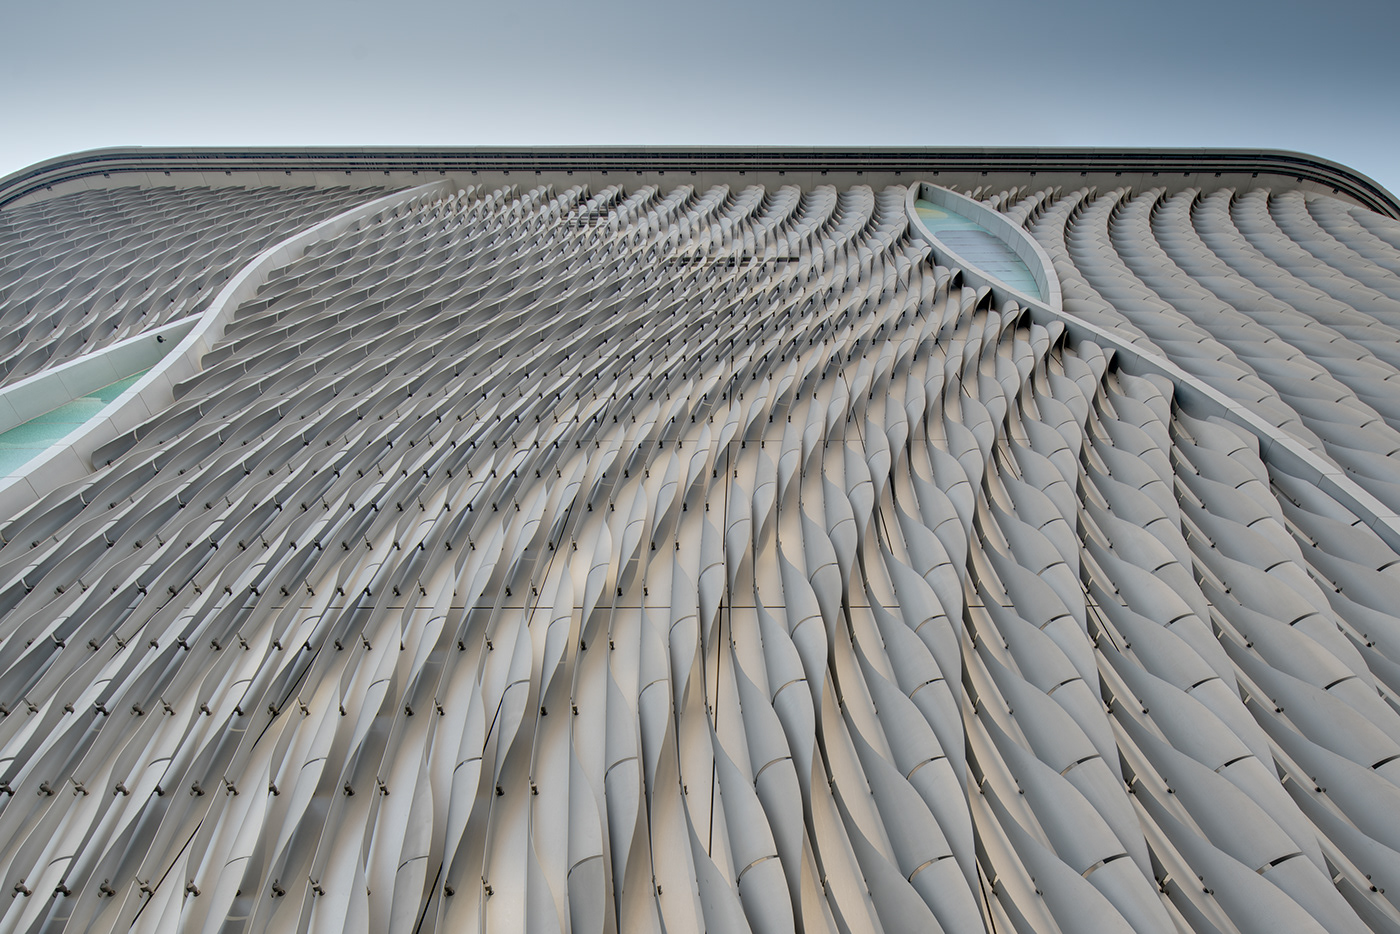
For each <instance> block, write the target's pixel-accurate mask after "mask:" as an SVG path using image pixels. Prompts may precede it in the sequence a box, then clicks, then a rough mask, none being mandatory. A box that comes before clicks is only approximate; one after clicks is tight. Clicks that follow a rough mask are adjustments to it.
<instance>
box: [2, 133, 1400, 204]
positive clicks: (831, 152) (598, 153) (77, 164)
mask: <svg viewBox="0 0 1400 934" xmlns="http://www.w3.org/2000/svg"><path fill="white" fill-rule="evenodd" d="M697 169H698V170H704V171H709V172H742V171H755V172H763V171H773V172H777V171H784V170H786V171H797V172H818V171H820V172H857V171H870V172H901V173H903V172H907V173H910V174H912V175H915V176H917V175H919V174H920V173H938V172H974V173H983V172H997V173H1031V172H1047V173H1051V172H1053V173H1086V174H1087V173H1095V174H1097V173H1101V172H1131V173H1151V172H1184V173H1190V174H1200V173H1222V174H1230V175H1239V174H1242V173H1243V174H1249V175H1254V174H1256V173H1257V174H1262V175H1270V176H1277V177H1281V178H1287V179H1290V180H1293V181H1297V182H1311V183H1313V184H1315V185H1318V186H1321V187H1322V188H1327V189H1332V190H1335V191H1336V192H1338V193H1339V194H1345V195H1346V196H1347V197H1348V198H1350V199H1352V200H1354V201H1356V202H1357V203H1358V204H1361V205H1364V206H1365V207H1367V208H1370V209H1371V210H1373V211H1375V212H1377V213H1379V214H1384V215H1387V216H1389V217H1394V218H1400V200H1397V199H1396V197H1395V195H1393V194H1391V193H1390V192H1389V191H1387V190H1386V189H1385V188H1384V187H1383V186H1382V185H1380V184H1379V183H1378V182H1376V181H1375V180H1373V179H1371V178H1369V177H1367V176H1366V175H1363V174H1362V173H1360V172H1357V171H1356V170H1354V169H1350V168H1348V167H1346V166H1344V165H1341V164H1339V163H1336V162H1332V161H1330V160H1327V159H1322V158H1320V157H1317V156H1310V155H1306V154H1304V153H1298V152H1289V151H1286V150H1245V149H1133V148H1118V149H1114V148H1062V147H1051V148H981V147H958V148H937V149H931V148H922V147H864V148H841V149H831V148H819V147H766V146H760V147H747V148H733V147H712V146H599V147H587V148H584V147H450V146H443V147H432V146H424V147H405V148H377V147H348V146H347V147H334V146H322V147H283V148H258V149H245V148H221V147H203V148H177V149H156V148H150V149H148V148H144V147H132V148H119V149H93V150H88V151H86V152H77V153H72V154H70V155H65V156H58V157H56V158H53V159H47V160H44V161H43V162H38V163H35V164H34V165H31V166H29V167H27V168H24V169H21V170H20V171H18V172H15V173H12V174H11V175H8V176H6V177H5V178H3V179H0V208H3V207H4V206H5V205H8V204H11V203H13V202H15V201H18V200H20V199H22V198H25V197H26V196H29V195H32V194H34V193H36V192H39V191H43V190H45V189H49V188H52V187H53V186H55V185H60V184H63V183H67V182H73V181H77V180H81V179H84V178H91V177H93V176H106V177H110V176H112V175H113V174H118V173H143V174H144V173H152V172H155V173H162V174H170V173H176V172H180V173H185V172H225V173H229V174H231V173H233V172H293V171H295V172H308V171H311V172H342V171H343V172H350V173H359V172H395V173H397V172H416V171H434V172H463V171H530V170H533V171H537V172H551V173H553V172H564V171H582V172H593V171H638V172H648V173H649V172H665V171H685V170H697Z"/></svg>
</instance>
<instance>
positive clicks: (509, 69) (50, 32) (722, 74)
mask: <svg viewBox="0 0 1400 934" xmlns="http://www.w3.org/2000/svg"><path fill="white" fill-rule="evenodd" d="M4 5H5V7H7V8H8V9H6V11H5V17H4V22H5V32H6V34H7V39H8V41H7V42H6V43H5V46H6V48H5V53H4V54H3V55H2V56H0V121H3V122H2V123H0V127H3V130H0V175H4V174H8V173H10V172H12V171H15V170H17V169H19V168H22V167H24V166H26V165H29V164H31V163H33V162H37V161H39V160H42V159H46V158H49V157H52V156H57V155H62V154H64V153H68V152H73V151H76V150H81V149H92V148H99V147H106V146H133V145H140V146H154V147H159V146H206V145H230V146H279V145H385V146H413V145H463V146H470V145H525V146H528V145H585V146H586V145H648V144H649V145H793V146H902V145H916V146H978V145H986V146H1058V145H1063V146H1189V147H1197V146H1219V147H1240V148H1267V149H1294V150H1300V151H1303V152H1308V153H1311V154H1313V155H1318V156H1323V157H1326V158H1329V159H1333V160H1335V161H1338V162H1341V163H1344V164H1346V165H1349V166H1351V167H1352V168H1354V169H1356V170H1358V171H1360V172H1363V173H1365V174H1367V175H1370V176H1371V177H1373V178H1375V179H1376V180H1377V181H1379V182H1380V183H1381V184H1383V185H1385V186H1386V187H1388V188H1390V189H1391V190H1392V191H1397V192H1400V156H1398V155H1397V153H1400V54H1397V51H1396V42H1397V37H1400V3H1397V2H1394V0H1390V2H1382V0H1332V2H1329V3H1326V4H1317V3H1304V2H1298V0H1278V2H1272V3H1262V2H1240V0H1215V2H1211V0H1180V2H1173V3H1139V2H1133V0H1114V2H1105V0H1064V2H1035V0H983V2H959V3H942V2H915V0H867V2H863V3H854V2H844V3H842V2H834V0H810V2H801V3H800V2H795V0H774V2H766V3H765V2H758V3H743V2H738V0H711V2H707V3H692V4H677V3H667V2H664V0H663V2H641V0H601V2H595V3H580V2H565V0H524V2H516V3H508V2H495V3H489V4H488V3H461V2H455V3H453V2H442V0H402V2H397V3H394V4H387V3H380V2H371V0H336V2H331V0H277V2H272V0H239V2H234V3H228V2H223V3H211V2H204V0H127V2H120V3H116V2H111V0H106V2H96V0H44V2H32V0H24V2H20V0H5V3H4Z"/></svg>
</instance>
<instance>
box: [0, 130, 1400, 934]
mask: <svg viewBox="0 0 1400 934" xmlns="http://www.w3.org/2000/svg"><path fill="white" fill-rule="evenodd" d="M0 203H3V208H2V209H0V257H3V260H0V429H3V432H2V433H0V467H3V473H4V475H5V476H4V479H3V480H0V513H3V515H0V782H3V784H2V785H0V886H3V890H4V891H6V892H7V894H8V895H9V896H10V897H9V898H8V899H0V911H2V913H0V932H51V931H75V932H76V931H91V932H109V931H128V930H136V931H151V932H165V931H177V930H178V931H191V932H210V934H214V932H257V934H262V932H291V931H334V932H340V931H365V932H456V931H474V930H489V931H524V932H531V934H535V932H575V934H582V932H612V931H615V932H634V931H638V932H640V931H647V932H660V931H665V932H668V934H678V932H700V931H709V932H743V931H752V932H754V934H770V932H783V931H802V932H806V934H816V932H822V934H826V932H831V934H836V932H841V934H864V932H880V931H885V932H891V934H893V932H905V931H911V932H937V931H943V932H947V934H967V932H992V934H1013V932H1015V934H1052V932H1063V934H1088V932H1126V931H1136V932H1153V934H1168V932H1176V931H1182V932H1185V931H1190V932H1201V934H1207V932H1209V934H1234V932H1240V934H1280V932H1284V931H1287V932H1324V931H1325V932H1330V934H1339V932H1347V934H1350V932H1357V934H1359V932H1364V931H1378V932H1398V931H1400V615H1397V614H1400V518H1397V512H1400V221H1397V220H1396V217H1397V216H1400V205H1397V204H1396V203H1395V201H1394V199H1393V198H1391V197H1390V196H1388V195H1387V194H1386V193H1385V192H1384V191H1383V190H1381V189H1379V188H1377V187H1376V186H1375V185H1374V184H1372V183H1369V182H1367V180H1365V179H1364V178H1362V177H1360V176H1358V175H1356V174H1355V173H1351V172H1349V171H1348V170H1345V169H1342V168H1340V167H1337V166H1333V165H1329V164H1327V163H1324V162H1322V161H1320V160H1315V159H1310V158H1308V157H1301V156H1294V155H1291V154H1279V153H1265V154H1240V153H1212V152H1195V153H1180V152H1178V153H1170V152H1164V153H1146V152H1137V153H1120V154H1113V153H1092V152H1087V151H1084V152H1071V151H1060V152H1019V153H1017V152H991V153H980V154H979V153H970V152H911V153H895V152H891V151H866V152H856V153H833V154H823V153H816V152H811V151H793V152H789V153H783V152H776V151H749V152H734V153H719V152H715V151H697V152H694V153H686V152H680V151H654V152H648V153H623V152H605V153H592V154H590V153H572V154H571V153H564V152H558V151H542V152H537V153H529V152H523V151H520V152H513V153H498V154H491V153H481V152H476V151H458V152H444V153H408V152H392V153H387V152H386V153H366V152H347V153H336V152H331V151H322V152H309V151H301V152H283V153H269V152H261V153H246V152H245V153H223V152H214V151H203V152H170V153H159V152H127V153H121V152H106V153H95V154H84V155H81V156H76V157H69V158H67V159H63V160H54V161H53V162H51V163H45V164H42V165H40V166H36V167H34V168H33V169H29V170H26V171H25V172H22V173H18V174H17V175H15V176H11V177H10V178H9V179H6V180H4V181H0Z"/></svg>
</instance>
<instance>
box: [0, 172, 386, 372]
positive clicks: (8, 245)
mask: <svg viewBox="0 0 1400 934" xmlns="http://www.w3.org/2000/svg"><path fill="white" fill-rule="evenodd" d="M372 196H373V190H372V189H350V188H321V189H317V188H285V189H284V188H255V189H243V188H114V189H97V190H93V191H85V192H80V193H77V194H71V195H64V196H61V197H56V198H53V199H51V200H48V201H41V202H38V203H37V204H34V205H29V206H23V207H16V208H10V209H8V210H6V211H5V212H3V213H0V383H12V382H15V381H17V380H20V379H23V378H24V377H26V376H31V375H33V374H34V373H36V372H39V371H41V370H43V369H45V368H46V367H50V366H54V365H56V364H58V363H61V362H62V361H64V360H67V359H70V358H72V357H75V356H77V355H79V354H85V353H89V352H91V351H93V350H97V349H99V348H101V347H105V346H107V345H109V344H113V343H115V342H117V341H119V340H122V339H123V338H127V337H131V336H132V335H134V334H138V333H140V332H142V331H148V330H150V329H152V328H155V327H159V326H160V325H162V324H166V323H168V322H170V321H175V320H177V319H179V318H183V317H186V316H188V315H193V314H198V313H199V312H200V311H202V310H204V308H205V307H207V306H208V304H209V302H210V301H211V300H212V299H213V298H214V295H215V293H217V292H218V290H219V286H221V285H222V284H223V283H224V281H225V280H227V279H228V278H229V277H230V276H232V275H233V274H234V273H235V272H237V271H238V270H239V268H241V267H242V266H243V265H244V264H245V263H247V262H248V261H249V260H250V259H252V257H253V256H254V255H256V254H257V252H258V251H259V250H261V249H263V248H264V247H266V246H268V245H270V244H273V243H276V242H277V241H279V240H281V239H282V238H283V237H286V236H288V235H289V234H291V233H294V232H296V231H298V230H301V229H303V228H305V227H308V226H310V225H311V224H314V223H316V222H317V221H319V220H322V219H323V218H326V217H329V216H330V215H332V214H336V213H338V212H340V211H343V210H345V209H346V208H348V207H350V206H351V205H354V204H358V203H360V202H363V201H367V200H369V199H370V198H371V197H372Z"/></svg>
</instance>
